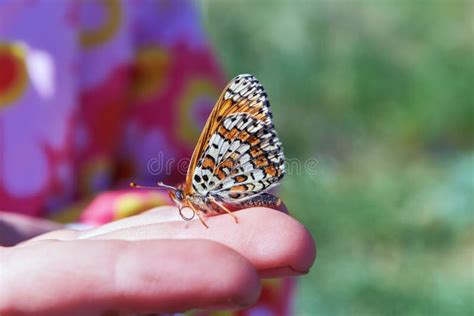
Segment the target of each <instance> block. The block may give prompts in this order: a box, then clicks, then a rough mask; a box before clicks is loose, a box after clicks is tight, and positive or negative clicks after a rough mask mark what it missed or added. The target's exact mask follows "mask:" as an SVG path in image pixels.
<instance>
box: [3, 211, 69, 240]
mask: <svg viewBox="0 0 474 316" xmlns="http://www.w3.org/2000/svg"><path fill="white" fill-rule="evenodd" d="M60 228H61V225H59V224H57V223H54V222H51V221H47V220H43V219H39V218H32V217H28V216H22V215H18V214H12V213H7V212H0V245H1V246H13V245H15V244H17V243H18V242H21V241H23V240H26V239H28V238H31V237H34V236H37V235H39V234H42V233H44V232H47V231H51V230H55V229H60Z"/></svg>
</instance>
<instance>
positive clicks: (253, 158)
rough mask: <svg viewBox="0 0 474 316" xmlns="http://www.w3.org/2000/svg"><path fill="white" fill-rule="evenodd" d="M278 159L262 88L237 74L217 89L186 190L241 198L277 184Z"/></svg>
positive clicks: (280, 172) (277, 143)
mask: <svg viewBox="0 0 474 316" xmlns="http://www.w3.org/2000/svg"><path fill="white" fill-rule="evenodd" d="M284 160H285V158H284V154H283V149H282V146H281V142H280V140H279V139H278V136H277V134H276V131H275V127H274V125H273V122H272V114H271V110H270V103H269V101H268V98H267V94H266V92H265V90H264V89H263V87H262V85H261V84H260V83H259V82H258V80H257V79H256V78H255V77H254V76H252V75H239V76H237V77H235V78H234V79H233V80H232V81H231V82H230V83H229V84H228V85H227V87H226V88H225V89H224V91H223V92H222V94H221V96H220V98H219V100H218V102H217V104H216V106H215V107H214V110H213V111H212V113H211V115H210V117H209V119H208V121H207V123H206V127H205V128H204V130H203V133H202V134H201V137H200V139H199V142H198V145H197V147H196V149H195V151H194V154H193V157H192V159H191V165H190V168H189V170H188V175H187V179H186V184H187V185H188V184H190V185H189V188H187V190H188V192H196V193H198V194H199V195H201V196H209V195H210V196H213V197H215V198H218V199H220V200H224V201H227V202H239V201H243V200H246V199H249V198H251V197H253V196H255V195H258V194H260V193H261V192H263V191H265V190H268V189H269V188H271V187H272V186H274V185H276V184H278V181H279V180H280V179H281V178H282V177H283V175H284V173H285V164H284Z"/></svg>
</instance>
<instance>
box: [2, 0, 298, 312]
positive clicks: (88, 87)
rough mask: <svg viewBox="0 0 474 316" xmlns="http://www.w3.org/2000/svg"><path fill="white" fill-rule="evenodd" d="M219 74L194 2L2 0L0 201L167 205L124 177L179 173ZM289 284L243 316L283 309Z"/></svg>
mask: <svg viewBox="0 0 474 316" xmlns="http://www.w3.org/2000/svg"><path fill="white" fill-rule="evenodd" d="M224 79H225V78H224V77H223V75H222V72H221V71H220V68H219V65H218V63H217V62H216V59H215V57H214V54H213V52H212V49H211V47H210V45H209V42H208V40H207V38H206V34H205V32H204V30H203V27H202V25H201V22H200V16H199V10H198V9H197V8H196V6H195V4H194V3H193V2H192V1H181V0H180V1H153V0H141V1H138V0H130V1H118V0H96V1H79V0H75V1H74V0H71V1H41V0H0V148H1V151H0V210H2V211H8V212H15V213H21V214H25V215H30V216H41V217H49V218H52V219H55V220H59V221H63V222H68V221H80V222H83V223H86V224H89V225H100V224H104V223H106V222H109V221H113V220H116V219H120V218H123V217H126V216H130V215H134V214H137V213H139V212H142V211H144V210H146V209H149V208H151V207H154V206H158V205H164V204H168V203H169V202H170V201H169V200H168V199H167V197H166V195H164V194H162V193H160V192H158V191H157V192H147V191H144V192H137V191H131V190H129V189H126V187H127V186H128V183H129V181H131V180H134V181H135V180H136V181H137V182H141V183H144V184H154V183H156V181H159V180H161V181H167V182H170V183H173V182H177V181H182V180H183V179H184V172H185V170H186V168H185V166H184V165H183V162H185V160H182V159H184V158H189V157H190V155H191V153H192V149H193V146H194V145H195V142H196V140H197V138H198V135H199V132H200V131H201V128H202V126H203V125H204V122H205V120H206V119H207V116H208V114H209V113H210V111H211V109H212V106H213V104H214V102H215V100H216V98H217V96H218V94H219V92H220V89H221V88H222V87H223V86H224V84H225V81H226V80H224ZM163 166H165V167H163ZM106 190H109V191H107V192H106V193H103V192H104V191H106ZM110 190H112V191H110ZM101 192H102V193H101ZM99 193H101V194H99ZM288 282H290V283H291V281H288V280H287V281H282V282H277V281H274V282H270V284H269V285H267V286H265V287H264V291H263V295H262V300H261V301H260V302H259V305H257V306H256V307H255V308H254V309H251V310H249V311H242V312H238V313H237V314H239V315H251V311H255V312H257V311H260V312H263V311H267V312H269V313H270V314H268V313H267V314H265V315H284V314H286V313H287V310H288V307H289V305H288V304H289V302H290V301H289V299H288V298H289V297H290V295H289V294H290V292H291V290H292V288H293V287H292V285H291V284H290V283H288ZM231 314H232V313H231ZM252 315H254V314H252Z"/></svg>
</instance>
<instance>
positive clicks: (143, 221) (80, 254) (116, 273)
mask: <svg viewBox="0 0 474 316" xmlns="http://www.w3.org/2000/svg"><path fill="white" fill-rule="evenodd" d="M235 214H236V215H237V216H238V218H239V223H238V224H236V223H235V222H234V220H233V219H232V218H231V217H230V216H228V215H219V216H214V217H211V218H209V219H208V220H207V223H208V224H209V226H210V228H209V229H206V228H205V227H204V226H203V225H202V224H201V223H200V222H199V221H196V220H194V221H191V222H184V221H182V220H181V218H180V217H179V215H178V212H177V210H176V208H175V207H160V208H156V209H153V210H151V211H148V212H146V213H143V214H141V215H137V216H133V217H129V218H126V219H123V220H120V221H116V222H112V223H109V224H106V225H103V226H101V227H98V228H95V229H91V230H87V231H73V230H57V231H52V232H50V233H46V234H44V235H41V236H38V237H36V238H33V239H30V240H28V241H26V242H24V243H21V244H19V245H17V246H15V247H11V248H0V315H33V314H34V315H65V314H67V315H104V314H107V315H109V314H108V313H111V314H112V315H113V314H114V313H113V312H117V314H118V312H119V311H120V312H140V313H149V312H157V311H159V312H179V311H185V310H189V309H194V308H202V309H215V308H220V309H222V308H239V307H245V306H249V305H251V304H252V303H254V302H255V301H256V299H257V298H258V295H259V290H260V278H266V277H283V276H291V275H301V274H304V273H306V272H308V270H309V268H310V267H311V265H312V264H313V261H314V258H315V250H316V249H315V244H314V241H313V240H312V238H311V236H310V234H309V233H308V231H307V230H306V229H305V228H304V227H303V226H302V225H301V224H300V223H298V222H297V221H296V220H295V219H293V218H291V217H290V216H288V215H286V214H284V213H282V212H278V211H275V210H271V209H266V208H251V209H246V210H242V211H238V212H235Z"/></svg>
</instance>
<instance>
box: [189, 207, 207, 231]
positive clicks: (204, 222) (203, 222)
mask: <svg viewBox="0 0 474 316" xmlns="http://www.w3.org/2000/svg"><path fill="white" fill-rule="evenodd" d="M189 206H190V207H191V208H192V210H193V211H194V214H196V215H197V216H198V218H199V220H200V221H201V223H202V224H203V225H204V227H206V228H209V226H208V225H207V224H206V221H204V218H203V217H202V215H201V214H202V212H201V211H200V210H198V209H196V207H195V206H194V205H193V204H192V203H189Z"/></svg>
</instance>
